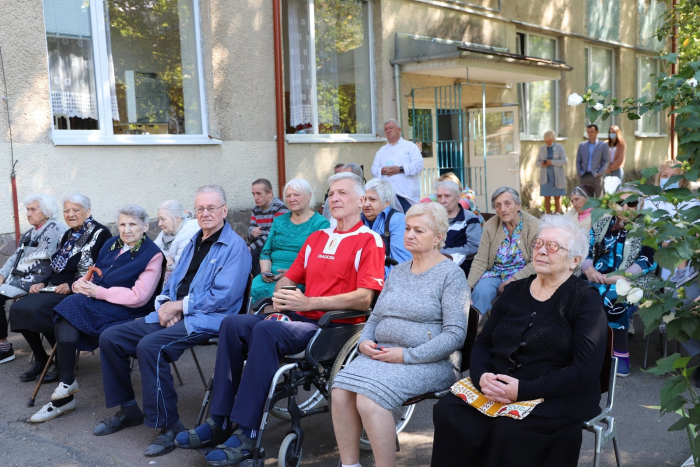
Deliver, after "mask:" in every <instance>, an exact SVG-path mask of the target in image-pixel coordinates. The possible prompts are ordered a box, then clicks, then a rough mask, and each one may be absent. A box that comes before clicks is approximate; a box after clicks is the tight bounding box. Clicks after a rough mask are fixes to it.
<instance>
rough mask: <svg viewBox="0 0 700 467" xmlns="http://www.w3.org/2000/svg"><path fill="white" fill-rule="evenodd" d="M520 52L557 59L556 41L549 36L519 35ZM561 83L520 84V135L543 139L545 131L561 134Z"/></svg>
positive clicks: (537, 82) (518, 46) (518, 48)
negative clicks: (559, 101) (559, 89)
mask: <svg viewBox="0 0 700 467" xmlns="http://www.w3.org/2000/svg"><path fill="white" fill-rule="evenodd" d="M517 53H519V54H522V55H528V56H531V57H538V58H547V59H550V60H556V58H557V41H556V39H552V38H549V37H542V36H535V35H532V34H524V33H518V43H517ZM558 97H559V92H558V84H557V82H556V81H534V82H532V83H520V84H518V104H519V105H520V133H521V134H522V135H523V136H525V137H527V136H532V137H536V138H542V136H543V135H544V133H545V131H547V130H552V131H554V132H555V133H557V134H558V133H559V131H558V119H557V110H558V108H559V103H558Z"/></svg>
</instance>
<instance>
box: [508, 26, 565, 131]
mask: <svg viewBox="0 0 700 467" xmlns="http://www.w3.org/2000/svg"><path fill="white" fill-rule="evenodd" d="M517 34H522V35H524V36H525V51H524V53H523V55H528V47H529V40H530V36H537V37H543V38H545V39H551V40H554V59H555V60H558V59H559V38H558V37H556V36H549V35H546V34H539V33H538V34H530V33H529V32H525V31H517ZM516 37H517V35H516ZM551 81H554V109H555V111H554V128H552V131H554V132H555V133H556V134H557V139H558V137H559V110H560V109H559V103H560V101H561V99H560V96H559V93H560V90H559V80H551ZM518 86H520V87H521V91H520V92H521V93H522V95H523V107H524V108H522V109H520V111H521V114H522V117H523V127H524V128H520V140H521V141H544V139H543V136H542V135H535V134H530V132H529V128H530V115H529V112H530V110H529V102H530V99H529V97H530V83H518Z"/></svg>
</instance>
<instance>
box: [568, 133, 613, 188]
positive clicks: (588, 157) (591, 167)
mask: <svg viewBox="0 0 700 467" xmlns="http://www.w3.org/2000/svg"><path fill="white" fill-rule="evenodd" d="M586 133H588V141H584V142H583V143H581V144H579V146H578V151H577V152H576V172H577V173H578V176H579V177H580V178H581V185H590V186H591V187H593V191H595V195H596V197H598V198H600V197H601V196H603V178H604V177H605V171H606V169H607V168H608V166H609V165H610V150H609V148H608V145H607V143H604V142H602V141H601V140H599V139H598V126H597V125H588V127H587V128H586Z"/></svg>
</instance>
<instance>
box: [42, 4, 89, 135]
mask: <svg viewBox="0 0 700 467" xmlns="http://www.w3.org/2000/svg"><path fill="white" fill-rule="evenodd" d="M44 22H45V23H46V46H47V49H48V57H49V84H50V89H51V110H52V111H53V128H54V130H97V129H98V127H99V125H98V115H97V97H96V96H97V94H96V91H95V63H94V59H93V47H92V45H93V44H92V28H91V24H90V4H89V2H88V0H63V1H59V0H44Z"/></svg>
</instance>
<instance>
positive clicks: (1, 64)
mask: <svg viewBox="0 0 700 467" xmlns="http://www.w3.org/2000/svg"><path fill="white" fill-rule="evenodd" d="M0 68H1V69H2V82H3V84H4V85H5V95H4V96H3V97H2V98H1V99H0V100H2V101H4V102H5V108H6V109H7V127H8V129H9V130H10V156H11V158H12V160H11V162H12V172H11V173H10V180H11V183H12V211H13V214H14V216H15V241H16V242H17V246H19V238H20V232H19V206H18V201H17V176H16V174H15V165H17V161H16V160H15V148H14V145H13V144H12V123H10V101H9V98H8V96H7V78H6V77H5V62H4V61H3V59H2V48H0Z"/></svg>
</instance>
